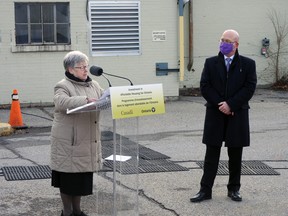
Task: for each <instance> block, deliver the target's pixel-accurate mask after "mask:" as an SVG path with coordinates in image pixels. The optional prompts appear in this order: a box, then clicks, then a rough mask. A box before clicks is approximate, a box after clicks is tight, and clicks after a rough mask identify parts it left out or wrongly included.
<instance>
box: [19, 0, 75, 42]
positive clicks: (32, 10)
mask: <svg viewBox="0 0 288 216" xmlns="http://www.w3.org/2000/svg"><path fill="white" fill-rule="evenodd" d="M14 9H15V30H16V32H15V37H16V38H15V41H16V45H46V44H49V45H53V44H57V45H58V44H70V17H69V3H67V2H65V3H60V2H59V3H35V2H32V3H31V2H29V3H22V2H21V3H20V2H19V3H18V2H17V3H15V4H14Z"/></svg>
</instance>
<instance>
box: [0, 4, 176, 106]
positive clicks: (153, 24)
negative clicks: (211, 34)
mask: <svg viewBox="0 0 288 216" xmlns="http://www.w3.org/2000/svg"><path fill="white" fill-rule="evenodd" d="M16 1H18V0H16ZM45 1H46V0H45ZM48 1H51V0H48ZM65 1H67V0H65ZM22 2H23V1H22ZM35 2H37V1H35ZM51 2H59V0H53V1H51ZM62 2H63V0H62ZM0 4H1V6H0V36H1V43H0V65H1V68H2V69H1V80H0V104H9V103H11V94H12V91H13V89H17V90H18V92H19V97H20V102H21V103H39V102H52V98H53V87H54V86H55V84H56V82H57V81H59V80H60V79H62V78H63V76H64V69H63V66H62V60H63V57H64V56H65V54H66V53H67V52H66V51H65V52H25V53H15V52H14V53H12V52H11V47H13V43H14V45H15V42H13V41H14V0H1V2H0ZM85 7H86V1H80V0H70V20H71V42H72V44H71V48H72V50H80V51H82V52H84V53H86V54H87V55H88V56H89V58H90V65H99V66H101V67H102V68H103V69H104V71H106V72H107V73H112V74H117V75H120V76H125V77H129V78H130V79H131V80H132V82H133V84H134V85H142V84H153V83H162V84H163V88H164V96H178V91H179V82H178V80H179V78H178V73H169V75H168V76H156V71H155V64H156V62H168V65H169V68H178V54H177V49H178V43H177V41H178V39H177V37H178V32H177V31H178V30H177V24H178V9H177V3H176V1H175V0H159V1H154V0H145V1H141V46H142V53H141V55H137V56H111V57H107V56H105V57H100V56H98V57H92V56H91V55H90V53H89V23H88V21H87V19H86V8H85ZM155 30H165V31H166V34H167V40H166V41H164V42H153V41H152V31H155ZM92 78H93V79H96V80H98V81H99V83H100V84H101V86H102V87H103V88H107V87H108V84H107V81H106V80H105V79H104V78H103V77H92ZM111 83H112V86H119V85H129V83H128V82H127V81H125V80H120V79H117V78H111Z"/></svg>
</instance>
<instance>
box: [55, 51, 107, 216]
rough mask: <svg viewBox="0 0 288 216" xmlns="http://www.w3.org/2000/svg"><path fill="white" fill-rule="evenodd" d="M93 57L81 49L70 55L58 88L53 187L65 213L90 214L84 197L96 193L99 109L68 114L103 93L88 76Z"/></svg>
mask: <svg viewBox="0 0 288 216" xmlns="http://www.w3.org/2000/svg"><path fill="white" fill-rule="evenodd" d="M88 63H89V59H88V57H87V56H86V55H85V54H84V53H82V52H80V51H72V52H69V53H68V54H66V56H65V57H64V60H63V65H64V69H65V73H64V78H63V79H62V80H61V81H59V82H58V83H57V84H56V86H55V87H54V98H53V101H54V105H55V110H54V120H53V125H52V129H51V169H52V186H54V187H56V188H59V189H60V196H61V200H62V203H63V210H62V213H61V215H63V216H67V215H75V216H76V215H79V216H85V215H86V214H85V213H84V212H82V210H81V205H80V203H81V197H82V196H86V195H91V194H92V188H93V172H95V171H98V170H99V169H100V168H101V160H102V154H101V142H100V137H101V133H100V127H99V115H100V112H99V111H95V110H94V111H91V112H77V113H72V114H67V112H66V111H67V110H68V109H74V108H77V107H79V106H83V105H85V104H87V103H90V102H93V101H97V100H98V99H99V98H100V97H101V95H102V94H103V89H102V88H101V87H100V85H99V84H98V83H97V82H96V81H95V80H92V79H91V78H90V77H89V76H88V70H89V68H88V67H89V65H88Z"/></svg>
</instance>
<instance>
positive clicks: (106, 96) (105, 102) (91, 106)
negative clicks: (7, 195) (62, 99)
mask: <svg viewBox="0 0 288 216" xmlns="http://www.w3.org/2000/svg"><path fill="white" fill-rule="evenodd" d="M110 107H111V100H110V90H109V89H106V90H105V91H104V93H103V95H102V96H101V97H100V98H99V100H97V101H94V102H91V103H88V104H85V105H83V106H80V107H76V108H74V109H70V110H69V109H67V112H66V113H67V114H72V113H80V112H93V111H100V110H105V109H108V108H110Z"/></svg>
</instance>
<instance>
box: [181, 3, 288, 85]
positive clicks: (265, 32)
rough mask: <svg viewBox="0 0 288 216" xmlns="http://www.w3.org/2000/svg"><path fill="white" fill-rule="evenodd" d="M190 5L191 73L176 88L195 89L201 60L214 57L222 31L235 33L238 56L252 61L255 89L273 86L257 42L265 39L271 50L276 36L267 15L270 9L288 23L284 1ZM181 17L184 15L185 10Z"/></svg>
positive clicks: (268, 69) (287, 6) (287, 9)
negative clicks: (256, 77)
mask: <svg viewBox="0 0 288 216" xmlns="http://www.w3.org/2000/svg"><path fill="white" fill-rule="evenodd" d="M193 3H194V4H193V23H194V43H193V46H194V66H193V68H194V70H195V72H186V74H185V81H184V82H183V83H180V86H183V85H185V86H186V87H199V80H200V75H201V71H202V69H203V65H204V61H205V58H207V57H210V56H212V55H216V54H217V53H218V50H219V49H218V46H219V42H218V41H219V39H220V37H221V35H222V33H223V31H224V30H226V29H235V30H237V31H238V32H239V34H240V45H239V53H240V54H241V55H245V56H247V57H250V58H252V59H254V60H255V61H256V69H257V75H258V86H261V85H262V86H265V85H268V84H270V83H271V82H273V79H274V77H273V73H272V72H271V68H267V67H268V65H269V64H270V63H269V61H270V59H269V58H265V57H264V56H263V55H261V54H260V49H261V42H262V39H263V38H265V37H267V38H269V39H270V44H271V47H275V45H276V36H275V33H274V29H273V27H272V23H271V21H270V20H269V19H268V17H267V14H268V11H269V10H271V8H274V9H275V10H276V11H278V12H279V13H281V14H283V15H284V14H285V13H286V18H287V19H288V1H287V0H254V1H249V0H242V1H239V0H230V1H226V0H217V1H215V0H205V1H201V0H193ZM185 15H186V16H187V15H188V12H187V11H186V10H185ZM286 22H288V20H286ZM287 39H288V38H287ZM287 57H288V56H287V53H286V56H285V58H286V59H287ZM285 58H284V59H285ZM282 63H284V64H285V65H282V69H285V68H287V66H288V65H287V60H286V61H284V62H282ZM271 73H272V74H271Z"/></svg>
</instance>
